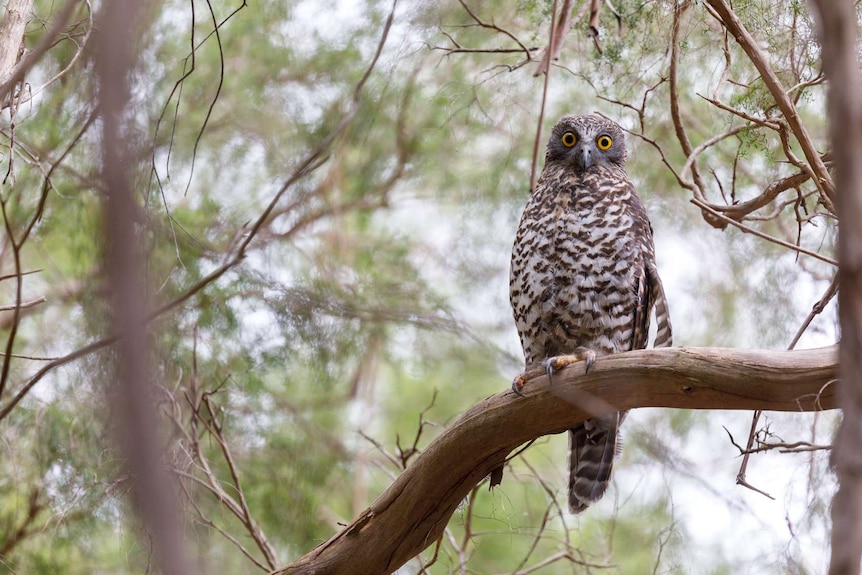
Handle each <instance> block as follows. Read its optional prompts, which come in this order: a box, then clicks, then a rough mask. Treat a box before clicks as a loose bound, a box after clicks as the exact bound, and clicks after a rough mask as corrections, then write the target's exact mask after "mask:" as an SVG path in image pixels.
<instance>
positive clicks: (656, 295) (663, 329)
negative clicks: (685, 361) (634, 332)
mask: <svg viewBox="0 0 862 575" xmlns="http://www.w3.org/2000/svg"><path fill="white" fill-rule="evenodd" d="M646 275H647V278H649V280H648V283H649V285H650V291H651V292H652V300H653V301H654V302H655V321H656V324H657V327H658V329H657V330H656V333H655V341H653V344H652V346H653V347H671V346H672V345H673V328H672V327H671V325H670V313H669V312H668V306H667V298H666V297H665V295H664V286H662V285H661V278H660V277H659V276H658V269H657V268H656V267H655V263H654V262H649V263H648V264H647V266H646ZM644 347H646V342H644Z"/></svg>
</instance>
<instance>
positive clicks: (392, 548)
mask: <svg viewBox="0 0 862 575" xmlns="http://www.w3.org/2000/svg"><path fill="white" fill-rule="evenodd" d="M837 362H838V348H837V346H832V347H828V348H821V349H815V350H805V351H792V352H787V351H768V350H741V349H724V348H684V347H678V348H665V349H655V350H639V351H632V352H628V353H621V354H616V355H612V356H609V357H604V358H600V359H599V360H598V361H597V362H596V363H595V365H594V366H593V367H592V368H591V369H590V373H589V374H587V375H583V366H581V365H575V366H572V367H571V368H568V369H565V370H562V371H561V372H560V373H559V374H555V376H554V383H553V386H549V385H548V380H547V378H546V377H545V376H544V374H543V373H542V372H541V371H538V370H537V371H535V372H531V373H528V374H527V376H528V377H530V378H531V379H530V380H529V381H528V383H527V385H526V387H525V388H524V391H525V394H526V397H518V396H516V395H515V394H514V393H513V392H511V391H505V392H503V393H499V394H497V395H494V396H492V397H489V398H488V399H485V400H484V401H481V402H479V403H478V404H476V405H474V406H473V407H472V408H470V409H469V410H467V412H465V413H464V414H463V415H462V416H461V417H460V418H458V420H457V421H456V422H455V423H453V424H452V425H451V426H450V427H449V428H448V429H447V430H446V431H445V432H443V434H442V435H440V436H439V437H438V438H437V439H436V440H434V441H433V442H432V443H431V444H430V445H429V446H428V447H427V448H426V449H425V451H424V452H423V453H422V454H421V455H420V456H419V457H417V458H416V459H414V460H413V462H412V464H411V465H410V466H409V467H408V468H407V469H406V470H405V471H404V472H403V473H402V474H401V475H400V476H399V477H398V479H396V480H395V482H394V483H393V484H392V485H391V486H390V487H389V488H388V489H387V490H386V491H385V492H384V493H383V494H382V495H381V496H380V497H379V498H378V499H377V501H375V502H374V503H373V504H372V505H371V507H369V508H368V509H367V510H365V512H363V513H362V514H361V515H360V516H359V517H358V518H357V519H356V520H355V521H353V523H351V524H350V525H349V526H347V527H346V528H345V529H344V530H343V531H341V532H340V533H338V534H337V535H335V536H333V537H332V538H331V539H329V541H326V542H325V543H323V544H321V545H319V546H318V547H316V548H315V549H313V550H311V551H309V552H308V553H307V554H305V555H304V556H303V557H301V558H300V559H298V560H297V561H295V562H294V563H292V564H291V565H289V566H287V567H285V568H283V569H281V570H280V571H277V572H276V573H278V574H279V575H288V574H290V575H295V574H310V573H316V574H318V575H322V574H325V573H356V574H362V573H391V572H392V571H394V570H395V569H397V568H398V567H399V566H401V565H403V564H404V563H405V562H407V561H408V560H410V559H411V558H412V557H414V556H415V555H416V554H418V553H420V552H421V551H422V550H423V549H425V548H426V547H428V546H430V545H432V544H433V543H434V542H435V541H436V540H437V538H438V537H440V535H441V534H442V533H443V531H444V529H445V528H446V524H447V523H448V521H449V518H450V516H451V515H452V513H453V512H454V511H455V509H456V508H457V507H458V505H460V504H461V502H462V501H463V499H464V497H465V496H466V495H467V494H468V493H470V491H471V490H472V489H473V487H474V486H475V485H476V484H477V483H479V482H480V481H482V479H483V478H484V477H485V476H487V475H488V474H489V473H490V472H491V470H493V469H495V468H497V467H499V466H500V465H502V464H503V463H504V462H505V461H506V457H507V455H508V454H509V453H510V452H512V450H514V449H516V448H517V447H518V446H519V445H521V444H523V443H525V442H527V441H530V440H532V439H535V438H537V437H540V436H543V435H548V434H552V433H560V432H562V431H565V430H566V429H569V428H570V427H572V426H574V425H577V424H578V423H581V422H583V421H585V420H586V419H588V418H589V417H593V416H596V415H600V414H603V413H608V412H611V411H616V410H621V409H630V408H634V407H673V408H685V409H763V410H773V411H816V410H822V409H833V408H835V407H836V404H837V400H836V392H835V387H836V386H834V385H831V384H832V383H833V381H834V380H835V378H836V376H837V371H838V366H837ZM561 400H562V401H561ZM623 472H624V470H623Z"/></svg>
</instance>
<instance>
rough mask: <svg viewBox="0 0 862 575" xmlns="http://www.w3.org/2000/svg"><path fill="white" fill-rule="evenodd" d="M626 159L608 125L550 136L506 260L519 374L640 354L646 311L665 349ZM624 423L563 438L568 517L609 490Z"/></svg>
mask: <svg viewBox="0 0 862 575" xmlns="http://www.w3.org/2000/svg"><path fill="white" fill-rule="evenodd" d="M625 157H626V148H625V135H624V133H623V131H622V130H621V129H620V127H619V126H618V125H617V124H615V123H614V122H611V121H610V120H606V119H604V118H602V117H599V116H565V117H564V118H562V119H561V120H560V121H559V122H558V123H557V124H556V126H554V129H553V131H552V133H551V137H550V139H549V141H548V147H547V151H546V154H545V167H544V169H543V171H542V175H541V177H540V178H539V181H538V182H537V184H536V189H535V191H534V192H533V193H532V195H531V196H530V199H529V201H528V202H527V206H526V208H525V209H524V214H523V216H522V217H521V223H520V225H519V227H518V233H517V236H516V238H515V246H514V249H513V251H512V266H511V275H510V300H511V303H512V310H513V313H514V316H515V324H516V326H517V328H518V334H519V335H520V338H521V345H522V346H523V349H524V358H525V363H526V369H531V368H535V367H538V366H540V365H544V366H545V367H546V369H548V370H549V372H550V371H551V370H552V369H554V368H559V367H562V366H565V365H567V364H569V363H571V362H572V361H574V360H577V359H589V360H591V359H592V357H593V356H592V354H593V353H594V354H595V356H599V357H600V356H602V355H607V354H611V353H616V352H620V351H628V350H632V349H642V348H645V347H646V345H647V337H648V333H649V321H650V313H651V311H652V309H653V306H655V309H656V320H657V326H658V329H657V333H656V339H655V342H654V346H655V347H661V346H669V345H671V326H670V319H669V316H668V311H667V301H666V300H665V296H664V291H663V289H662V285H661V280H660V279H659V276H658V273H657V271H656V266H655V249H654V247H653V239H652V229H651V227H650V223H649V219H648V218H647V214H646V210H644V207H643V204H642V203H641V200H640V198H639V197H638V195H637V193H636V192H635V189H634V186H633V185H632V183H631V181H629V179H628V176H627V175H626V173H625V170H624V163H625ZM570 354H574V355H573V356H572V355H570ZM587 365H589V362H588V364H587ZM516 387H517V384H516ZM625 414H626V412H619V413H615V414H611V415H608V416H603V417H600V418H594V419H591V420H588V421H586V422H585V423H584V424H583V425H580V426H578V427H575V428H573V429H571V430H569V509H570V510H571V511H572V512H575V513H578V512H580V511H583V510H584V509H586V507H587V506H589V505H590V504H591V503H593V502H595V501H597V500H598V499H599V498H601V496H602V495H603V494H604V492H605V490H606V489H607V485H608V482H609V481H610V475H611V467H612V465H613V461H614V458H615V456H616V455H617V454H618V453H619V449H620V443H619V432H618V427H619V424H620V423H621V422H622V420H623V418H624V417H625Z"/></svg>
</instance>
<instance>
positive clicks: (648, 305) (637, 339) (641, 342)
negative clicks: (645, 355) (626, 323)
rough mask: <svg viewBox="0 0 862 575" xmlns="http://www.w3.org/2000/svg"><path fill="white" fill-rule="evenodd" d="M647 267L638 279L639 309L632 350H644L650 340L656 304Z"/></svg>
mask: <svg viewBox="0 0 862 575" xmlns="http://www.w3.org/2000/svg"><path fill="white" fill-rule="evenodd" d="M648 267H649V265H645V266H644V268H643V270H641V273H640V274H638V277H637V284H638V285H637V307H635V318H634V333H633V335H632V346H631V349H644V348H645V347H646V345H647V339H648V338H649V319H650V311H651V310H652V307H653V303H654V302H655V299H654V295H653V290H652V286H651V285H650V275H649V272H648V271H647V269H648Z"/></svg>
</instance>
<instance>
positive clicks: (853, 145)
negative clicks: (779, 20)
mask: <svg viewBox="0 0 862 575" xmlns="http://www.w3.org/2000/svg"><path fill="white" fill-rule="evenodd" d="M816 4H817V8H818V12H819V13H820V24H821V30H820V32H821V44H822V49H823V52H822V61H823V70H824V72H825V73H826V77H827V79H828V80H829V92H828V96H827V109H828V112H829V137H830V140H831V142H832V146H831V150H832V154H833V156H832V158H833V162H834V166H835V183H836V196H837V202H836V204H837V208H838V217H839V221H840V222H841V223H840V226H839V233H838V266H839V267H838V286H839V290H840V291H839V292H838V312H839V316H840V322H841V351H840V360H841V367H840V369H839V375H840V385H839V396H840V402H841V409H842V411H843V415H844V418H843V421H842V423H841V429H840V430H839V432H838V438H837V440H836V442H835V451H834V452H833V453H832V462H833V464H834V465H835V468H836V472H837V475H838V482H839V489H838V493H837V494H836V495H835V500H834V501H833V504H832V562H831V566H830V569H829V573H830V574H831V575H857V574H858V573H859V564H860V558H862V81H860V76H859V64H858V62H857V59H856V42H857V40H856V25H857V24H856V10H855V5H854V3H853V2H852V1H850V0H835V1H829V2H824V1H823V0H819V1H818V2H817V3H816Z"/></svg>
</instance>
